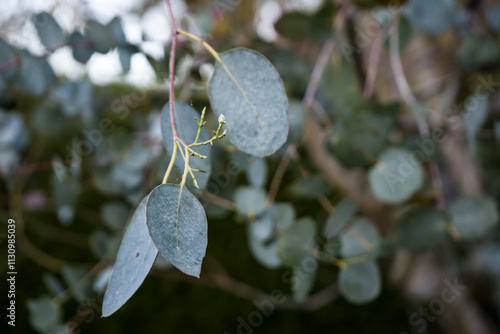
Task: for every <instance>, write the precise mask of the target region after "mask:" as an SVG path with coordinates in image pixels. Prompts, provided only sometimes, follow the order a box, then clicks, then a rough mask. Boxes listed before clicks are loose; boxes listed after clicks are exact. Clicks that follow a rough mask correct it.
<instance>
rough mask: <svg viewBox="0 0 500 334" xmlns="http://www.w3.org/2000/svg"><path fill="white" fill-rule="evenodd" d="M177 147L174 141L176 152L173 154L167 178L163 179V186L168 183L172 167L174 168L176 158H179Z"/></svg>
mask: <svg viewBox="0 0 500 334" xmlns="http://www.w3.org/2000/svg"><path fill="white" fill-rule="evenodd" d="M177 145H178V144H177V142H176V141H175V140H174V152H173V153H172V157H171V158H170V162H169V164H168V168H167V171H166V172H165V176H164V177H163V184H166V183H167V181H168V177H169V176H170V172H171V171H172V167H174V162H175V158H176V157H177Z"/></svg>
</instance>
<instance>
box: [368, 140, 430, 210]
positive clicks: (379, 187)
mask: <svg viewBox="0 0 500 334" xmlns="http://www.w3.org/2000/svg"><path fill="white" fill-rule="evenodd" d="M415 162H416V163H415ZM368 181H369V184H370V189H371V191H372V193H373V195H375V197H377V198H378V199H379V200H381V201H383V202H386V203H390V204H400V203H403V202H406V201H407V200H408V199H410V198H411V196H413V194H415V193H416V192H417V191H418V190H419V189H420V188H421V187H422V184H423V181H424V173H423V171H422V168H421V167H420V165H419V163H418V161H416V160H415V159H414V158H413V156H412V152H410V151H409V150H407V149H403V148H397V147H391V148H389V149H387V150H385V151H384V152H382V154H381V155H380V156H379V161H378V162H377V164H376V165H375V166H373V167H372V168H371V169H370V171H369V173H368Z"/></svg>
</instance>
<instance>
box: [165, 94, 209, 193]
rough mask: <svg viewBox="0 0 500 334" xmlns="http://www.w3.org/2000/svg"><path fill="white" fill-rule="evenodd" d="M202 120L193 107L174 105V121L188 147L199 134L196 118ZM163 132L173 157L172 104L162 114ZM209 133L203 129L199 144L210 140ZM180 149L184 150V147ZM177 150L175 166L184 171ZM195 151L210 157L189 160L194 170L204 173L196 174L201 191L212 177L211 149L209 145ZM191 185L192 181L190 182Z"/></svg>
mask: <svg viewBox="0 0 500 334" xmlns="http://www.w3.org/2000/svg"><path fill="white" fill-rule="evenodd" d="M195 117H196V118H197V119H198V121H199V120H200V114H198V113H197V112H196V110H194V109H193V107H191V106H189V105H187V104H184V103H180V102H175V103H174V119H175V126H176V129H177V135H178V136H179V138H181V139H182V141H184V143H186V144H187V145H189V144H191V143H193V142H194V141H195V139H196V134H197V133H198V124H197V123H196V120H195V119H194V118H195ZM161 131H162V136H163V141H164V142H165V147H166V148H167V152H168V153H169V154H170V155H172V154H173V151H174V142H173V132H172V125H171V119H170V104H169V103H167V104H166V105H165V106H164V107H163V110H162V113H161ZM209 139H210V138H209V136H208V132H207V130H206V128H205V127H204V128H202V129H201V133H200V138H199V140H198V142H204V141H207V140H209ZM179 149H183V148H182V146H181V147H180V148H179ZM179 149H178V150H177V157H176V159H175V165H176V166H177V168H179V170H180V171H184V165H185V163H184V159H183V158H182V154H181V152H179ZM193 149H194V150H195V151H196V152H197V153H198V154H201V155H204V156H206V157H208V159H201V158H199V157H195V156H192V157H190V158H189V165H190V166H191V168H193V169H198V170H201V171H203V172H194V173H195V176H196V180H197V182H198V186H199V187H200V189H204V188H205V187H206V185H207V183H208V179H209V177H210V170H211V165H210V153H211V152H210V147H209V145H204V146H196V147H193ZM188 182H189V184H190V183H191V181H190V180H189V181H188Z"/></svg>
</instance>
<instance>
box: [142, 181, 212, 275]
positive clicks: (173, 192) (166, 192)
mask: <svg viewBox="0 0 500 334" xmlns="http://www.w3.org/2000/svg"><path fill="white" fill-rule="evenodd" d="M181 191H182V192H181ZM146 219H147V225H148V229H149V233H150V235H151V238H152V239H153V242H154V243H155V245H156V247H157V248H158V250H159V251H160V253H161V254H162V255H163V256H164V257H165V258H166V259H167V260H168V261H170V263H172V264H173V265H174V266H175V267H176V268H177V269H179V270H180V271H182V272H183V273H185V274H187V275H191V276H195V277H200V271H201V263H202V261H203V258H204V257H205V252H206V249H207V243H208V240H207V229H208V227H207V217H206V215H205V210H204V209H203V206H202V205H201V203H200V202H199V201H198V199H197V198H196V197H195V196H194V195H193V194H191V192H189V190H188V189H186V188H185V187H184V188H181V186H180V185H175V184H162V185H160V186H158V187H156V188H155V189H154V190H153V191H152V192H151V194H150V195H149V199H148V203H147V208H146Z"/></svg>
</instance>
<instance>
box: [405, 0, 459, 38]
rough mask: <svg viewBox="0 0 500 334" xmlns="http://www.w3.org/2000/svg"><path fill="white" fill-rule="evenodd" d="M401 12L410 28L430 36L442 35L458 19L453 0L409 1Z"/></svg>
mask: <svg viewBox="0 0 500 334" xmlns="http://www.w3.org/2000/svg"><path fill="white" fill-rule="evenodd" d="M403 12H404V13H405V14H406V16H407V17H408V19H409V20H410V22H411V25H412V26H414V27H415V28H418V29H422V30H424V31H426V32H428V33H430V34H432V35H441V34H443V33H444V32H445V30H446V29H448V28H449V27H450V26H451V25H453V24H454V23H455V22H456V21H457V20H458V19H459V18H460V17H459V8H458V7H457V4H456V1H455V0H443V1H437V2H436V1H433V0H410V1H408V4H407V5H405V7H404V9H403Z"/></svg>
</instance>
